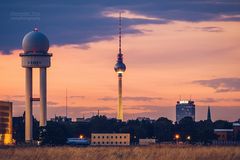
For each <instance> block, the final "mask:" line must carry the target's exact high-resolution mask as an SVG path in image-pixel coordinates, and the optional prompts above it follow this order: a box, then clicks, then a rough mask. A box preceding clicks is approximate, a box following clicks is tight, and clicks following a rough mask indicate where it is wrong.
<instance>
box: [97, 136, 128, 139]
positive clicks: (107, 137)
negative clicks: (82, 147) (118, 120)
mask: <svg viewBox="0 0 240 160" xmlns="http://www.w3.org/2000/svg"><path fill="white" fill-rule="evenodd" d="M113 137H114V136H93V139H95V138H102V139H104V138H106V139H109V138H113ZM115 138H116V139H118V138H120V139H122V138H125V139H126V138H127V136H115Z"/></svg>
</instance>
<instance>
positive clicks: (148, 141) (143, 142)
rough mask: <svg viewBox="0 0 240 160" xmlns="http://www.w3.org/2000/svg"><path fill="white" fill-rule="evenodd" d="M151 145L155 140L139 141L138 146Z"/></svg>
mask: <svg viewBox="0 0 240 160" xmlns="http://www.w3.org/2000/svg"><path fill="white" fill-rule="evenodd" d="M151 144H156V139H153V138H150V139H148V138H146V139H139V145H151Z"/></svg>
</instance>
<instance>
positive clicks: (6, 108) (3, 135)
mask: <svg viewBox="0 0 240 160" xmlns="http://www.w3.org/2000/svg"><path fill="white" fill-rule="evenodd" d="M9 144H12V102H5V101H0V145H9Z"/></svg>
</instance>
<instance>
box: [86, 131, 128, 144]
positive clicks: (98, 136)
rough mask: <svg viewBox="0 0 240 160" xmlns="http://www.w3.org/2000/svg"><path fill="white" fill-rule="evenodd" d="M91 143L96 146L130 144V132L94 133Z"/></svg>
mask: <svg viewBox="0 0 240 160" xmlns="http://www.w3.org/2000/svg"><path fill="white" fill-rule="evenodd" d="M91 145H94V146H128V145H130V134H129V133H92V134H91Z"/></svg>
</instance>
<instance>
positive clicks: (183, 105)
mask: <svg viewBox="0 0 240 160" xmlns="http://www.w3.org/2000/svg"><path fill="white" fill-rule="evenodd" d="M184 117H192V119H193V120H194V121H195V104H194V101H191V100H189V101H177V105H176V121H177V122H179V121H180V120H181V119H183V118H184Z"/></svg>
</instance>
